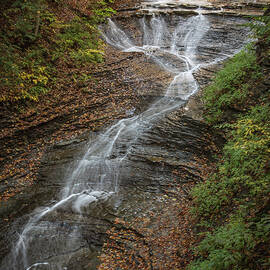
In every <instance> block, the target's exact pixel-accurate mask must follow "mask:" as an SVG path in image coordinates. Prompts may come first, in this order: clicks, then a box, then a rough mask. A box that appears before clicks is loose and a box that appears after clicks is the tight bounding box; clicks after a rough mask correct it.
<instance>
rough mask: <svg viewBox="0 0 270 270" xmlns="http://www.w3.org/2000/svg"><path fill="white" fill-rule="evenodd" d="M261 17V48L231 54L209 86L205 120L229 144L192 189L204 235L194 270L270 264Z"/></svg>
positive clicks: (268, 128) (269, 139)
mask: <svg viewBox="0 0 270 270" xmlns="http://www.w3.org/2000/svg"><path fill="white" fill-rule="evenodd" d="M259 22H264V24H262V23H258V22H256V23H255V24H253V25H252V28H253V30H254V31H255V35H256V37H257V38H258V39H259V41H258V42H257V43H256V44H257V47H256V45H254V44H253V45H252V46H250V47H249V48H248V49H245V50H243V51H242V52H240V53H239V54H238V55H236V56H235V57H234V58H233V59H231V60H230V61H229V62H228V63H227V64H226V66H225V67H224V69H223V70H221V71H220V72H219V73H218V74H217V76H216V78H215V80H214V82H213V84H212V85H211V86H209V87H208V88H207V90H206V92H205V96H204V100H205V103H206V121H208V123H209V124H211V125H216V127H218V128H219V129H220V130H221V131H222V132H223V133H224V134H225V137H226V139H227V143H226V144H225V146H224V149H223V155H222V157H221V159H220V161H219V163H218V166H217V170H216V172H215V173H213V174H212V175H211V176H210V177H208V179H207V180H206V182H204V183H200V184H198V185H196V187H195V188H194V189H193V191H192V196H193V203H194V207H193V209H192V212H193V215H194V217H195V218H196V220H197V226H198V229H199V231H200V234H201V237H202V239H203V240H201V242H200V243H199V244H198V245H197V247H196V248H195V251H194V253H195V256H196V258H197V259H196V260H195V261H193V262H192V263H191V264H190V266H189V269H190V270H227V269H228V270H232V269H235V270H239V269H243V270H248V269H249V270H256V269H265V270H266V269H270V253H269V245H270V200H269V194H270V166H269V156H270V155H269V154H270V150H269V149H270V147H269V146H270V102H269V92H270V91H269V90H270V89H269V87H268V89H265V88H266V87H265V84H264V83H263V82H264V80H265V81H267V80H268V79H269V67H268V68H266V67H265V66H263V65H260V63H267V61H269V60H270V38H269V37H270V27H269V22H270V17H269V16H268V15H267V16H263V17H261V18H259ZM262 40H263V42H262ZM255 52H256V53H255ZM259 53H260V58H262V56H263V57H264V59H258V55H259ZM266 85H267V84H266ZM254 92H256V93H259V94H257V95H255V96H254V95H253V93H254Z"/></svg>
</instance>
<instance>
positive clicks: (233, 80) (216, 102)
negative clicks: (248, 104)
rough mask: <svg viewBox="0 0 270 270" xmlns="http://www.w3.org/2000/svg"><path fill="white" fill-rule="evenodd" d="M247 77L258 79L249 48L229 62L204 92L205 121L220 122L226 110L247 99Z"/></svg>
mask: <svg viewBox="0 0 270 270" xmlns="http://www.w3.org/2000/svg"><path fill="white" fill-rule="evenodd" d="M248 76H250V79H251V80H253V81H254V80H256V79H257V78H259V77H260V72H259V67H258V66H257V64H256V57H255V53H254V51H253V50H251V49H250V48H249V49H246V50H243V51H241V52H240V53H238V54H237V55H235V56H234V57H233V58H232V59H231V60H229V61H228V62H227V64H226V65H225V67H224V69H222V70H221V71H220V72H218V73H217V75H216V77H215V79H214V82H213V83H212V84H211V85H210V86H209V87H207V89H206V90H205V95H204V101H205V108H206V110H207V117H206V120H207V121H208V122H209V123H217V122H220V121H222V120H223V118H224V116H225V114H226V111H227V110H228V109H230V108H234V107H237V105H239V104H241V103H242V102H243V101H244V100H245V99H246V98H247V96H248V93H249V91H250V87H249V84H248V80H247V78H248Z"/></svg>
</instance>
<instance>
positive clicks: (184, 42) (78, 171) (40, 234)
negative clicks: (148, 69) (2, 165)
mask: <svg viewBox="0 0 270 270" xmlns="http://www.w3.org/2000/svg"><path fill="white" fill-rule="evenodd" d="M197 13H198V14H197V15H196V16H191V17H189V18H185V19H181V20H180V21H179V23H178V25H177V26H176V27H175V28H174V29H172V27H171V26H170V25H169V24H168V22H167V21H166V19H165V18H164V17H162V16H152V17H151V18H149V17H143V18H142V19H141V20H140V25H141V31H142V33H143V39H142V44H135V42H134V41H133V40H132V37H130V36H128V34H126V33H125V31H124V30H122V29H120V27H118V26H117V24H116V23H115V22H113V21H112V20H109V21H108V24H107V25H106V26H104V28H103V29H102V35H103V37H104V39H105V40H106V42H107V43H108V44H110V45H112V46H114V47H116V48H118V49H119V50H121V51H124V52H141V53H144V54H145V55H147V56H148V57H149V59H151V60H152V61H154V62H155V63H156V64H157V65H159V66H160V67H161V68H163V69H164V70H166V71H167V72H169V73H171V74H172V76H173V77H174V78H173V80H172V81H171V83H170V84H169V85H168V88H167V89H164V93H163V97H162V98H160V99H159V100H158V101H156V102H154V103H153V104H151V105H150V106H149V108H148V109H147V110H146V111H144V112H143V113H141V114H140V115H136V116H133V117H130V118H127V119H123V120H120V121H119V122H117V123H116V124H115V125H113V126H111V127H110V128H109V129H107V130H106V131H105V132H104V133H103V134H100V135H99V136H98V137H97V138H96V139H95V140H94V141H93V142H91V144H90V145H89V147H88V149H87V150H86V152H85V153H84V156H83V157H82V159H81V160H80V161H79V162H78V164H77V167H76V168H75V170H74V171H73V172H72V173H71V174H70V175H69V176H68V177H67V179H66V182H65V183H66V184H65V186H64V187H63V189H62V191H61V195H60V197H59V200H58V201H57V202H55V203H54V204H52V205H51V206H50V207H43V208H40V209H36V211H35V212H34V213H33V214H32V217H30V219H29V221H28V223H27V224H26V225H25V227H24V229H23V231H22V232H21V233H20V235H19V237H18V241H17V243H15V245H14V248H13V252H12V254H11V256H10V257H9V258H8V260H9V261H10V268H9V269H11V270H37V269H44V270H48V269H50V270H63V269H66V268H65V262H66V261H68V258H69V257H68V255H65V254H69V253H72V252H73V250H75V249H76V247H78V246H79V239H80V238H81V235H80V230H79V229H78V227H76V226H74V227H72V228H69V234H68V235H63V234H61V232H59V231H58V228H57V227H56V226H55V224H53V222H50V217H51V216H54V217H55V216H57V215H58V214H63V213H64V212H65V211H67V210H70V211H72V212H73V213H76V215H77V218H78V220H79V219H82V218H83V215H84V214H85V213H89V211H90V212H91V209H90V208H89V207H90V206H91V205H94V207H95V205H96V204H98V203H100V202H103V201H106V200H108V198H110V197H111V196H117V193H118V191H119V184H120V183H119V172H120V171H121V169H123V168H122V164H123V161H124V160H125V159H128V157H129V153H130V151H132V147H133V145H134V143H135V142H136V141H137V140H138V138H140V136H141V135H142V134H143V133H144V132H145V131H146V130H148V129H150V128H151V126H152V125H153V124H154V123H155V122H156V121H157V120H158V119H160V117H162V116H163V115H164V114H166V113H168V112H170V111H172V110H174V109H176V108H179V107H180V106H182V105H183V104H184V103H185V102H186V100H188V98H189V97H190V96H191V95H193V94H194V93H195V92H196V91H197V90H198V83H197V82H196V80H195V78H194V76H193V74H194V72H195V71H196V70H198V69H199V68H200V67H202V66H203V67H206V66H207V65H211V64H213V63H214V62H218V61H221V60H224V59H225V58H226V57H227V56H224V55H221V56H219V57H217V58H215V59H211V61H202V60H199V59H198V58H197V57H196V54H197V50H198V48H199V46H200V42H201V40H202V39H203V38H204V37H205V35H206V34H207V32H208V31H209V29H210V27H211V26H210V23H209V21H208V18H207V17H206V16H204V15H202V14H201V12H200V9H198V10H197ZM228 55H229V54H228ZM120 143H121V145H124V146H125V148H124V149H123V148H122V149H121V151H118V148H117V146H118V144H120ZM89 209H90V210H89ZM63 226H64V225H63ZM59 250H60V252H59ZM57 254H60V255H57ZM56 255H57V256H58V258H56ZM59 256H60V257H59ZM0 269H1V270H4V268H3V267H1V268H0ZM5 270H6V269H5Z"/></svg>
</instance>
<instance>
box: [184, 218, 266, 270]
mask: <svg viewBox="0 0 270 270" xmlns="http://www.w3.org/2000/svg"><path fill="white" fill-rule="evenodd" d="M269 232H270V216H269V215H267V216H264V217H262V218H261V219H260V220H259V221H258V222H256V223H250V224H246V223H245V221H244V220H243V219H242V218H235V219H233V220H232V221H231V222H229V223H228V224H227V225H225V226H222V227H220V228H218V229H217V230H216V231H214V233H208V234H207V236H206V237H205V238H204V239H203V240H202V241H201V243H200V245H199V246H198V247H197V248H196V254H197V256H200V257H201V259H200V260H197V261H196V262H194V263H192V264H191V266H190V267H189V269H190V270H227V269H228V270H240V269H243V270H244V269H245V270H247V269H250V270H252V269H255V267H256V264H259V265H260V266H261V265H263V264H264V265H266V264H267V261H266V260H265V259H259V260H258V261H257V262H256V261H255V260H254V258H253V255H252V254H254V251H255V249H256V247H258V244H259V243H260V244H264V242H265V241H267V238H268V237H269ZM266 266H267V265H266ZM260 269H263V268H260Z"/></svg>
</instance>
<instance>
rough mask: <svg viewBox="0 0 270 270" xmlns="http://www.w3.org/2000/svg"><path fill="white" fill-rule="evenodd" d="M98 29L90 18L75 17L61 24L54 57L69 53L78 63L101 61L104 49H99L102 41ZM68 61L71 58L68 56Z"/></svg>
mask: <svg viewBox="0 0 270 270" xmlns="http://www.w3.org/2000/svg"><path fill="white" fill-rule="evenodd" d="M97 34H98V32H97V29H96V27H94V26H93V25H91V24H90V23H89V21H88V20H86V19H82V18H79V17H75V18H74V19H73V20H72V21H71V22H70V23H69V24H64V25H62V26H61V31H60V33H59V34H58V35H57V39H56V44H57V48H56V50H55V51H54V53H53V55H52V59H53V60H55V59H58V58H59V57H63V56H64V55H67V56H69V57H70V59H71V60H75V61H76V63H78V64H82V63H87V62H101V61H102V59H103V57H102V54H103V51H102V50H100V49H98V48H100V47H101V45H102V42H101V40H100V39H98V37H97ZM66 60H67V61H68V60H69V59H68V58H66Z"/></svg>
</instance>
